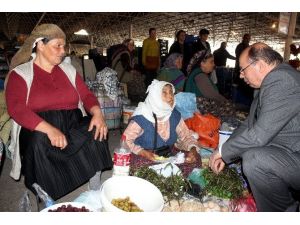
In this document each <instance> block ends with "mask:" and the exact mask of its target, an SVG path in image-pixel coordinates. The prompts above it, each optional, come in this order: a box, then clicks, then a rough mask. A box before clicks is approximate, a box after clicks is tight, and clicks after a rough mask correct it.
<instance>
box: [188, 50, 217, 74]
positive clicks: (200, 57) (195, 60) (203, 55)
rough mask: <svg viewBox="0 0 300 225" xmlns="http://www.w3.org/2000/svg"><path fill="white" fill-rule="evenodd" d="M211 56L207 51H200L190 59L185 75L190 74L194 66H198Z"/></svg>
mask: <svg viewBox="0 0 300 225" xmlns="http://www.w3.org/2000/svg"><path fill="white" fill-rule="evenodd" d="M211 56H212V54H211V52H210V51H208V50H202V51H199V52H197V53H195V54H194V56H193V57H192V58H191V60H190V63H189V65H188V67H187V69H186V71H187V73H188V74H190V73H191V72H192V71H193V69H194V68H195V66H197V65H199V63H201V62H203V61H204V60H205V59H208V58H210V57H211Z"/></svg>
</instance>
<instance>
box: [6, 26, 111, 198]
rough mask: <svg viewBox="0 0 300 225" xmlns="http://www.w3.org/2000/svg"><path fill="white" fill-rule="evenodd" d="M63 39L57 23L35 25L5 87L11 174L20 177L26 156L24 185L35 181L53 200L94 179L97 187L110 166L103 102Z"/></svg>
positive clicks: (94, 185) (94, 184)
mask: <svg viewBox="0 0 300 225" xmlns="http://www.w3.org/2000/svg"><path fill="white" fill-rule="evenodd" d="M65 39H66V37H65V34H64V32H63V31H62V30H61V29H60V28H59V27H58V26H56V25H54V24H43V25H40V26H38V27H36V28H35V29H34V30H33V31H32V33H31V35H30V37H28V38H27V39H26V41H25V43H24V45H23V46H22V47H21V48H20V49H19V51H18V52H17V53H16V55H15V56H14V57H13V59H12V63H11V68H10V74H9V77H8V78H7V79H8V82H7V86H6V102H7V108H8V113H9V114H10V116H11V117H12V118H13V120H14V123H13V129H12V134H11V136H12V141H11V145H10V146H9V148H10V150H12V151H13V156H14V157H13V169H12V171H11V174H10V175H11V176H12V177H13V178H14V179H19V177H20V170H21V158H22V172H23V174H24V175H25V185H26V186H27V187H28V188H29V189H31V190H32V184H33V183H37V184H39V185H40V186H41V187H42V188H43V189H44V190H45V191H46V192H47V193H48V194H49V195H50V196H51V197H52V198H54V199H58V198H60V197H62V196H64V195H66V194H67V193H68V192H70V191H72V190H74V189H75V188H77V187H78V186H80V185H82V184H83V183H85V182H87V181H88V180H89V179H90V178H92V179H90V188H92V189H97V188H99V187H100V173H101V171H102V170H104V169H108V168H111V167H112V160H111V155H110V152H109V150H108V146H107V141H106V140H105V139H106V136H107V126H106V124H105V121H104V118H103V115H102V113H101V110H100V106H99V103H98V101H97V99H96V97H95V96H94V95H93V94H92V93H91V92H90V91H89V90H88V88H87V86H86V85H85V84H84V82H83V81H82V79H81V78H80V75H79V74H78V73H77V72H76V70H75V68H74V67H73V66H72V65H70V64H68V63H65V62H63V61H62V60H63V58H64V55H65V50H64V47H65ZM32 52H34V54H32ZM85 109H86V110H87V111H88V112H89V113H90V115H91V118H90V117H83V116H84V115H86V113H85ZM19 151H20V153H21V154H19ZM20 155H21V156H20ZM33 191H34V190H33Z"/></svg>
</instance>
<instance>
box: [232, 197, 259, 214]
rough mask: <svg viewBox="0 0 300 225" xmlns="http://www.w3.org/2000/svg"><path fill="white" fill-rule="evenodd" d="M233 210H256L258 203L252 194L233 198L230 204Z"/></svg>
mask: <svg viewBox="0 0 300 225" xmlns="http://www.w3.org/2000/svg"><path fill="white" fill-rule="evenodd" d="M229 206H230V209H231V211H232V212H256V211H257V209H256V203H255V201H254V198H253V196H252V195H248V196H247V197H246V198H240V199H235V200H232V201H231V202H230V204H229Z"/></svg>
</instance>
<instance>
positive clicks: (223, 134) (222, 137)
mask: <svg viewBox="0 0 300 225" xmlns="http://www.w3.org/2000/svg"><path fill="white" fill-rule="evenodd" d="M231 134H232V131H224V130H220V131H219V149H222V145H223V144H224V143H225V142H226V141H227V139H228V138H229V137H230V135H231Z"/></svg>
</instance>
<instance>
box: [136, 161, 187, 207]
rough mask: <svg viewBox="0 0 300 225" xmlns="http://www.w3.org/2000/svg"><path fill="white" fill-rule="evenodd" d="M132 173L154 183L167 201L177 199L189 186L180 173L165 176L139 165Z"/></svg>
mask: <svg viewBox="0 0 300 225" xmlns="http://www.w3.org/2000/svg"><path fill="white" fill-rule="evenodd" d="M133 174H134V175H135V176H137V177H140V178H143V179H145V180H147V181H149V182H151V183H152V184H154V185H155V186H156V187H157V188H158V189H159V190H160V191H161V193H162V195H163V196H164V197H165V199H166V201H167V202H170V201H171V200H177V201H179V200H180V199H181V198H182V196H183V195H184V193H185V192H186V191H187V189H188V187H189V183H188V181H187V180H186V179H185V178H184V177H183V176H182V175H171V176H169V177H167V178H166V177H164V176H162V175H159V174H157V173H156V172H155V171H154V170H153V169H150V168H148V167H141V168H139V169H137V170H136V171H134V172H133Z"/></svg>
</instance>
